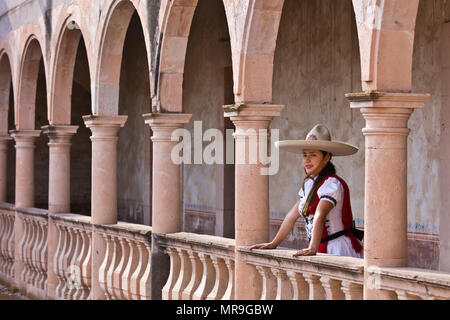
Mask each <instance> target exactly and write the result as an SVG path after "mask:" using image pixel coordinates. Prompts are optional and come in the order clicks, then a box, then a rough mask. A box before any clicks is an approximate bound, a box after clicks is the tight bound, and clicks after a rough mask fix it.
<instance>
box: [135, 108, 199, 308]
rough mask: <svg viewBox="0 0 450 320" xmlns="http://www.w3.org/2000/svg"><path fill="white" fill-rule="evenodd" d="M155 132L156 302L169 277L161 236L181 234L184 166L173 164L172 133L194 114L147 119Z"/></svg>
mask: <svg viewBox="0 0 450 320" xmlns="http://www.w3.org/2000/svg"><path fill="white" fill-rule="evenodd" d="M143 117H144V119H145V123H146V124H148V125H149V126H150V128H151V130H152V132H153V135H152V137H151V139H152V142H153V174H152V186H153V190H152V260H151V263H152V266H151V270H152V271H151V272H152V300H160V299H161V290H162V288H163V287H164V284H165V282H166V281H167V277H168V275H169V268H170V260H169V258H168V256H167V255H166V254H164V253H163V252H162V250H161V249H160V248H159V247H158V244H157V235H158V234H164V233H173V232H179V231H181V219H180V199H181V190H180V189H181V188H180V184H181V183H182V182H181V181H180V177H181V176H180V164H175V163H173V162H172V160H171V152H172V149H173V148H174V147H175V146H176V145H177V144H178V143H179V141H172V140H171V136H172V132H174V131H175V130H176V129H180V128H183V127H184V125H185V124H186V123H188V122H189V120H190V118H191V117H192V115H191V114H182V113H180V114H173V113H149V114H144V115H143Z"/></svg>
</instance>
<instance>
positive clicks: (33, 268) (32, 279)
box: [15, 208, 48, 299]
mask: <svg viewBox="0 0 450 320" xmlns="http://www.w3.org/2000/svg"><path fill="white" fill-rule="evenodd" d="M15 210H16V219H20V221H21V225H22V236H21V238H20V241H19V247H18V248H19V250H18V260H20V261H21V262H22V264H23V268H22V270H21V274H20V279H18V280H19V281H20V282H22V284H24V288H25V289H26V294H27V295H28V296H29V297H33V298H40V299H42V298H45V297H46V295H47V234H48V212H47V210H43V209H36V208H16V209H15ZM16 280H17V279H16Z"/></svg>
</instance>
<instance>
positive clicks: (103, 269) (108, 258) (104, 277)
mask: <svg viewBox="0 0 450 320" xmlns="http://www.w3.org/2000/svg"><path fill="white" fill-rule="evenodd" d="M101 235H102V237H103V239H104V241H105V243H106V249H105V258H104V259H103V262H102V264H101V265H100V268H99V269H98V281H99V284H100V287H101V288H102V289H103V292H104V293H105V298H106V299H108V300H111V294H110V293H109V290H108V270H109V269H110V266H111V263H113V260H112V259H113V251H114V248H113V246H114V243H113V240H112V239H111V237H110V236H108V235H107V234H106V233H101ZM91 241H92V238H91ZM91 246H92V242H91ZM91 267H92V264H91ZM93 272H95V270H93Z"/></svg>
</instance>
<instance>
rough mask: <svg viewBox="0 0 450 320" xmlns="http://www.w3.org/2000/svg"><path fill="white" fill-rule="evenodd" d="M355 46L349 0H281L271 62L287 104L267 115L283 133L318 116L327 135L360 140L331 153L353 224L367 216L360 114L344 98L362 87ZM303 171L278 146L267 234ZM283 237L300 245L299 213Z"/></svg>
mask: <svg viewBox="0 0 450 320" xmlns="http://www.w3.org/2000/svg"><path fill="white" fill-rule="evenodd" d="M360 79H361V77H360V64H359V48H358V39H357V33H356V25H355V23H354V15H353V7H352V3H351V1H332V0H327V1H312V0H304V1H296V0H286V1H285V4H284V8H283V14H282V17H281V22H280V28H279V33H278V39H277V46H276V51H275V62H274V78H273V101H274V103H280V104H284V105H285V106H286V107H285V110H283V112H282V114H281V117H279V118H277V119H275V121H273V122H272V128H274V129H275V128H277V129H279V130H280V140H291V139H293V140H295V139H304V138H305V137H306V134H307V133H308V132H309V130H311V128H312V127H313V126H314V125H315V124H317V123H322V124H324V125H326V126H327V127H328V128H329V129H330V130H331V134H332V138H333V139H336V140H340V141H346V142H349V143H351V144H354V145H356V146H358V147H359V148H360V152H358V153H357V154H356V155H354V156H351V157H343V158H340V157H335V158H333V160H332V162H333V163H334V164H335V166H336V169H337V172H338V174H339V175H340V176H342V177H343V178H344V179H345V180H346V181H347V182H348V184H349V186H350V188H351V201H352V208H353V215H354V218H355V220H356V221H357V225H360V226H362V225H363V220H362V219H363V216H364V211H363V209H364V137H363V135H362V133H361V129H362V128H363V127H364V120H363V119H362V116H361V115H360V112H359V110H351V109H350V108H349V103H348V102H347V101H346V99H345V96H344V95H345V94H346V93H349V92H359V91H361V81H360ZM303 178H304V172H303V166H302V158H301V156H300V155H294V154H290V153H287V152H283V151H281V152H280V170H279V173H278V174H277V175H274V176H271V177H270V209H271V217H272V219H273V220H272V227H271V233H272V235H274V234H275V232H276V231H277V230H278V228H279V224H280V223H281V220H282V219H283V218H284V216H285V214H286V213H287V212H288V211H289V210H290V209H291V208H292V206H293V205H294V204H295V203H296V202H297V201H298V191H299V189H300V188H301V185H302V181H303ZM298 221H299V224H300V225H299V226H297V228H296V229H295V230H294V232H292V233H291V234H290V236H289V237H288V239H287V240H286V241H285V242H284V243H283V245H285V246H290V247H296V248H300V247H302V246H305V245H307V243H306V241H305V238H306V236H305V234H304V229H303V228H302V225H303V220H302V219H299V220H298Z"/></svg>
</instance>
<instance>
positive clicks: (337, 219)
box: [298, 177, 344, 239]
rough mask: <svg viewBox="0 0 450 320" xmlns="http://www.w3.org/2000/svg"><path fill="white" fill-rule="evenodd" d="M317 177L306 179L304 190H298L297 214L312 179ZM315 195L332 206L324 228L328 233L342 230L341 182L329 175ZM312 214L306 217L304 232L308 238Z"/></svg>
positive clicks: (310, 230) (302, 205)
mask: <svg viewBox="0 0 450 320" xmlns="http://www.w3.org/2000/svg"><path fill="white" fill-rule="evenodd" d="M316 178H317V177H315V178H314V180H313V179H308V180H306V182H305V190H303V188H300V191H299V192H298V194H299V196H300V204H299V206H298V211H299V214H301V212H302V210H303V207H304V205H305V202H306V199H307V198H308V195H309V193H310V192H311V189H312V187H313V185H314V181H315V179H316ZM317 195H318V196H319V199H320V200H326V201H329V202H331V203H332V204H333V205H334V207H333V209H331V211H330V212H329V213H328V215H327V218H326V219H325V228H327V231H328V235H330V234H333V233H336V232H338V231H341V230H344V225H343V224H342V204H343V202H344V201H343V200H344V187H343V186H342V184H341V182H340V181H339V180H338V179H337V178H334V177H330V178H328V179H326V180H325V182H324V183H323V184H322V185H321V186H320V188H319V189H318V190H317ZM313 219H314V216H312V215H308V216H307V217H306V219H305V220H306V221H305V222H306V234H307V235H308V238H309V239H311V236H312V226H313Z"/></svg>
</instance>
